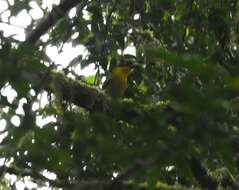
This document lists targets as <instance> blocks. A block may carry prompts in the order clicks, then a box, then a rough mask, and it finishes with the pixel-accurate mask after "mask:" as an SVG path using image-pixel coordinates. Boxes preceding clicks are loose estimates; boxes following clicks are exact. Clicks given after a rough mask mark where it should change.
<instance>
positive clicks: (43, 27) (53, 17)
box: [24, 0, 88, 44]
mask: <svg viewBox="0 0 239 190" xmlns="http://www.w3.org/2000/svg"><path fill="white" fill-rule="evenodd" d="M79 2H80V0H64V1H62V3H61V4H60V5H58V6H56V7H53V9H52V11H51V12H50V13H49V14H48V15H47V16H46V18H45V19H43V20H42V21H41V22H40V23H39V24H38V26H37V27H36V29H35V30H34V31H32V32H30V33H29V34H28V35H27V37H26V41H25V42H24V43H32V44H35V43H36V42H37V41H38V40H39V38H40V37H41V36H42V35H43V34H45V33H46V32H47V31H48V30H49V29H50V28H51V27H52V26H54V25H55V24H56V22H57V21H58V20H59V19H60V18H62V17H63V16H64V15H65V14H66V13H67V12H68V11H69V10H70V9H71V8H73V7H74V6H76V5H77V4H78V3H79ZM81 2H82V3H83V5H82V6H83V7H84V6H85V5H86V4H87V2H88V0H83V1H81Z"/></svg>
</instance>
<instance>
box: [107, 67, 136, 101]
mask: <svg viewBox="0 0 239 190" xmlns="http://www.w3.org/2000/svg"><path fill="white" fill-rule="evenodd" d="M132 71H133V68H131V67H130V66H127V65H118V66H116V67H115V68H113V70H112V72H111V73H110V74H109V77H108V78H107V80H106V82H105V83H104V85H103V89H105V92H106V93H107V94H108V95H110V96H111V97H112V98H116V99H118V98H122V97H123V96H124V94H125V91H126V89H127V86H128V76H129V74H130V73H131V72H132Z"/></svg>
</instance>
